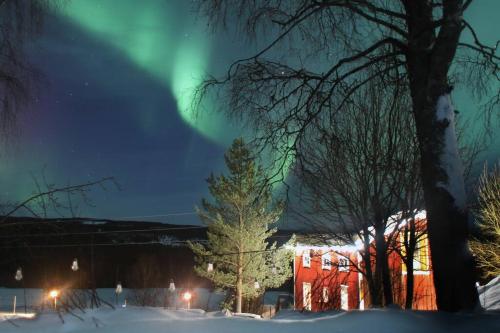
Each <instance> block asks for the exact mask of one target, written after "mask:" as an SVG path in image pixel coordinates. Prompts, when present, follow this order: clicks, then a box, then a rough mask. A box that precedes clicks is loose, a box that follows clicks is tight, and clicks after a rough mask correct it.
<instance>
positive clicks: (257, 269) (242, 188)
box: [190, 138, 292, 312]
mask: <svg viewBox="0 0 500 333" xmlns="http://www.w3.org/2000/svg"><path fill="white" fill-rule="evenodd" d="M225 161H226V166H227V169H228V171H229V174H228V175H227V176H226V175H220V176H214V175H213V174H212V175H211V176H210V177H209V178H208V179H207V182H208V189H209V191H210V194H211V195H212V197H213V200H212V201H208V200H206V199H203V200H202V207H201V208H198V209H197V211H198V215H199V216H200V218H201V220H202V221H203V222H204V223H205V224H207V226H208V231H207V234H208V242H207V244H205V245H204V244H200V243H190V247H191V249H192V250H193V252H194V254H195V260H196V266H195V271H196V273H197V274H199V275H200V276H202V277H205V278H208V279H210V280H211V281H212V282H213V283H214V284H215V286H216V287H218V288H222V289H229V290H231V291H232V292H234V295H235V300H236V308H235V309H236V312H241V310H242V300H243V298H244V297H245V298H253V297H256V296H259V295H261V294H262V293H263V292H264V291H265V289H266V288H269V287H279V286H281V285H282V284H283V283H284V282H285V281H286V280H288V279H289V278H290V277H291V274H292V272H291V267H290V261H291V259H292V254H291V253H290V251H287V250H285V249H278V248H277V247H276V243H275V242H274V243H270V242H269V241H268V240H269V238H270V237H271V236H272V235H273V234H275V233H276V228H275V227H273V226H274V224H275V223H276V222H277V221H278V219H279V217H280V215H281V213H282V212H283V202H281V201H277V202H273V198H272V187H271V185H270V184H269V183H268V181H267V177H266V174H265V172H264V170H263V168H262V167H261V166H260V165H258V164H257V163H256V161H255V158H254V156H253V155H252V151H251V150H250V149H249V148H248V147H247V146H246V145H245V143H244V141H243V139H241V138H240V139H236V140H234V142H233V144H232V146H231V148H230V149H229V150H228V151H227V152H226V154H225ZM209 267H210V268H209Z"/></svg>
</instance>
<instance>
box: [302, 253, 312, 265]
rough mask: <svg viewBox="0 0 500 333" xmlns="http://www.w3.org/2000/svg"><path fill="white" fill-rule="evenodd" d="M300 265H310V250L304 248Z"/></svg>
mask: <svg viewBox="0 0 500 333" xmlns="http://www.w3.org/2000/svg"><path fill="white" fill-rule="evenodd" d="M302 267H306V268H310V267H311V251H309V250H306V251H304V252H303V253H302Z"/></svg>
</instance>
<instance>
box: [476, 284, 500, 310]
mask: <svg viewBox="0 0 500 333" xmlns="http://www.w3.org/2000/svg"><path fill="white" fill-rule="evenodd" d="M477 291H478V292H479V301H480V302H481V306H482V307H483V308H485V309H488V310H500V276H497V277H496V278H494V279H493V280H491V281H490V282H489V283H488V284H486V285H484V286H481V287H478V288H477Z"/></svg>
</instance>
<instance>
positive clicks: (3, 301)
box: [0, 288, 291, 312]
mask: <svg viewBox="0 0 500 333" xmlns="http://www.w3.org/2000/svg"><path fill="white" fill-rule="evenodd" d="M183 291H185V290H183V289H182V288H178V289H177V290H176V293H175V294H176V295H177V301H176V302H175V301H173V302H172V303H171V304H170V305H171V306H172V307H176V306H177V307H179V308H182V307H185V303H184V302H183V301H182V299H181V295H182V293H183ZM189 291H190V292H191V293H192V295H193V299H192V300H191V307H192V308H198V309H203V310H207V311H216V310H219V308H220V307H219V305H220V303H221V302H222V301H223V300H224V298H225V294H224V293H223V292H220V291H210V290H208V289H204V288H193V289H189ZM46 292H47V291H46ZM46 292H45V293H44V291H43V290H42V289H26V304H27V308H28V310H29V309H35V310H37V309H39V308H40V305H41V303H42V302H47V294H46ZM97 292H98V294H99V297H101V299H103V300H104V301H106V302H109V303H111V304H113V305H117V306H120V305H122V304H123V303H124V302H125V300H126V301H127V304H128V305H137V304H136V303H135V301H136V300H137V299H136V298H135V297H134V290H132V289H126V288H124V289H123V292H122V294H120V295H119V297H118V298H116V294H115V289H112V288H102V289H97ZM152 292H153V294H154V295H155V298H156V299H155V300H154V301H155V305H156V306H160V307H163V305H164V301H165V295H166V294H168V289H166V288H164V289H161V288H158V289H154V290H152ZM279 295H287V293H286V292H281V291H267V292H266V293H265V295H264V299H263V303H264V304H266V305H267V304H268V305H276V301H277V299H278V296H279ZM14 296H15V297H16V308H17V312H24V290H23V289H16V288H0V312H1V311H4V312H7V311H12V308H13V303H14V302H13V300H14ZM169 296H170V295H169ZM290 297H291V296H290Z"/></svg>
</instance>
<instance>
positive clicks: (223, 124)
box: [0, 0, 500, 223]
mask: <svg viewBox="0 0 500 333" xmlns="http://www.w3.org/2000/svg"><path fill="white" fill-rule="evenodd" d="M485 2H486V1H485ZM488 2H489V3H491V4H490V5H488V6H484V7H481V4H480V3H479V1H478V3H479V4H478V3H474V5H473V6H471V9H470V15H471V17H472V19H474V17H478V18H479V17H481V20H477V30H478V33H479V34H480V35H481V36H482V37H483V38H484V39H485V40H487V41H489V40H494V39H495V38H497V37H498V36H496V34H495V32H496V31H499V30H500V23H499V22H498V20H497V19H496V14H495V12H496V13H497V12H498V11H495V10H491V7H495V6H496V7H497V8H498V9H499V11H500V2H495V0H489V1H488ZM192 6H193V2H192V1H182V0H169V1H164V0H143V1H136V0H71V1H69V2H64V3H63V4H62V5H61V6H60V8H58V10H57V12H56V13H54V15H53V16H52V17H50V18H49V19H48V20H47V24H46V27H45V31H44V33H43V35H42V36H41V37H40V38H39V39H38V40H37V41H36V43H35V44H33V45H31V46H30V56H31V61H32V62H33V63H34V64H35V65H36V66H37V67H38V68H39V69H40V71H41V72H42V73H43V78H42V81H41V82H42V84H41V87H40V91H39V100H38V101H37V103H35V105H32V106H31V107H30V110H27V111H26V112H25V113H23V115H22V119H21V122H20V128H19V130H20V131H19V133H20V134H19V136H18V138H17V139H16V140H15V142H14V143H13V144H12V145H11V146H10V147H8V148H7V152H6V153H5V154H3V156H4V157H3V160H4V161H3V163H2V164H0V181H1V182H2V184H3V185H4V186H3V192H2V193H0V195H1V197H0V199H2V200H3V201H16V200H19V199H21V198H23V197H25V196H27V195H29V194H30V193H31V192H32V191H33V181H32V178H31V176H30V173H35V174H40V173H41V172H42V170H44V173H45V175H46V177H47V179H48V181H49V182H51V183H55V184H60V185H64V184H67V183H79V182H84V181H87V180H91V179H95V178H100V177H104V176H114V177H115V178H116V180H117V181H118V182H119V183H120V185H121V186H122V190H121V191H116V190H112V189H110V190H109V191H108V192H102V191H95V193H93V194H92V199H93V201H94V204H95V207H91V206H86V205H81V206H80V215H83V216H96V217H105V218H117V219H119V218H123V217H134V216H150V215H166V214H167V215H168V214H176V213H186V212H192V211H193V207H194V205H196V204H198V203H199V201H200V199H201V197H202V196H204V195H206V184H205V182H204V179H205V178H206V177H207V176H208V175H209V174H210V172H219V171H221V168H222V165H223V153H224V150H225V148H226V147H227V146H228V145H229V144H230V142H231V141H232V140H233V139H234V138H235V137H236V136H238V135H241V132H242V129H241V128H240V127H239V126H238V124H233V123H230V122H229V121H228V120H227V119H226V118H225V116H224V115H223V114H222V113H218V112H216V111H217V109H218V108H221V107H222V106H221V105H220V104H217V103H212V104H213V105H209V109H208V110H204V112H200V113H199V114H197V115H195V114H193V113H192V112H191V111H189V106H190V103H191V97H192V92H193V90H192V89H193V88H194V86H196V84H197V83H199V82H200V80H201V78H202V76H203V75H205V74H220V73H221V72H222V71H224V69H225V68H226V66H227V65H228V64H229V63H230V61H232V60H235V59H237V58H238V57H240V56H245V55H248V52H252V50H253V49H252V46H250V45H246V44H244V43H243V41H241V40H239V39H238V38H237V37H235V36H233V35H232V34H231V33H226V34H217V35H214V34H211V33H210V31H209V29H207V27H206V23H205V21H204V19H203V18H202V17H196V15H195V14H194V13H193V9H192ZM486 7H489V8H490V9H487V8H486ZM493 24H495V25H496V27H497V28H492V25H493ZM462 105H464V106H462ZM458 109H460V110H469V109H474V106H473V105H471V104H470V102H469V101H467V100H465V99H464V100H463V101H461V106H459V107H458ZM496 143H498V139H497V141H496ZM498 152H499V149H498V148H496V147H493V148H492V149H490V150H489V152H488V155H487V157H488V158H490V159H491V158H492V156H498ZM146 219H147V218H146ZM159 220H162V221H166V222H172V223H196V222H197V219H196V217H195V216H193V215H172V216H169V217H160V219H159Z"/></svg>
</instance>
